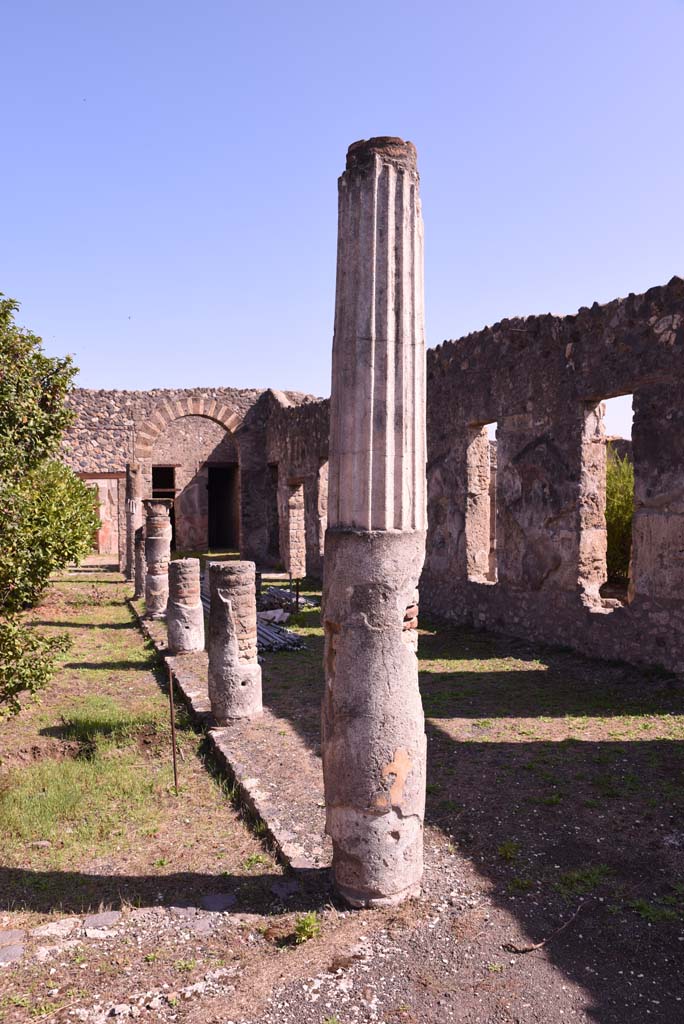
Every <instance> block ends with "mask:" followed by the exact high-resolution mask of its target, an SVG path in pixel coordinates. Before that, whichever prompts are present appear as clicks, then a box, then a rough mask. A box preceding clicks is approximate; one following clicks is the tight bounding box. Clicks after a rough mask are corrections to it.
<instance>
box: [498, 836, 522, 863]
mask: <svg viewBox="0 0 684 1024" xmlns="http://www.w3.org/2000/svg"><path fill="white" fill-rule="evenodd" d="M496 852H497V855H498V856H499V857H501V860H507V861H511V860H515V858H516V857H517V856H518V854H519V853H520V843H516V842H515V840H514V839H505V840H504V842H503V843H501V844H500V845H499V846H498V848H497V851H496Z"/></svg>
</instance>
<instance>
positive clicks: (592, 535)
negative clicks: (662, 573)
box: [580, 395, 634, 608]
mask: <svg viewBox="0 0 684 1024" xmlns="http://www.w3.org/2000/svg"><path fill="white" fill-rule="evenodd" d="M581 493H582V501H581V513H580V522H581V537H580V582H581V585H582V587H583V590H584V593H585V595H586V597H587V598H588V599H589V602H590V603H592V602H594V603H599V604H602V605H603V607H604V608H606V607H618V606H619V605H620V604H625V603H626V602H627V601H628V599H629V575H630V560H631V550H632V518H633V514H634V461H633V458H632V395H619V396H616V397H613V398H610V399H604V400H603V401H600V402H589V403H587V405H586V406H585V416H584V436H583V439H582V489H581Z"/></svg>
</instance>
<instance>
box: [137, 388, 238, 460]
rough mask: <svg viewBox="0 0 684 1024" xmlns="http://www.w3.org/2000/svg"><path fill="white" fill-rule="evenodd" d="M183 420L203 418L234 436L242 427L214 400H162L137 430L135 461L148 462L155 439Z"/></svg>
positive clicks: (234, 416) (235, 418)
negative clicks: (193, 417) (171, 425)
mask: <svg viewBox="0 0 684 1024" xmlns="http://www.w3.org/2000/svg"><path fill="white" fill-rule="evenodd" d="M183 416H204V417H206V418H207V419H209V420H214V422H215V423H220V424H221V426H222V427H224V428H225V429H226V430H229V431H230V432H231V433H235V431H236V430H237V428H238V427H239V426H240V424H241V423H242V416H240V415H239V414H238V413H236V412H234V411H232V410H231V409H229V407H228V406H227V405H223V403H222V402H220V401H218V400H217V399H216V398H178V399H174V400H171V399H165V400H164V401H162V402H160V403H159V404H158V405H157V407H156V408H155V409H154V411H153V412H152V413H151V415H150V416H148V418H147V419H146V420H145V423H144V425H143V426H142V427H140V429H139V430H138V432H137V434H136V438H135V456H136V459H139V460H143V459H151V458H152V453H153V448H154V443H155V441H156V440H157V438H158V437H159V435H160V434H161V433H162V432H163V431H164V430H166V428H167V427H168V426H169V425H170V424H171V423H173V422H174V420H178V419H181V418H182V417H183Z"/></svg>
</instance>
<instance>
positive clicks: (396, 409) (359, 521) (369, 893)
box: [322, 138, 426, 906]
mask: <svg viewBox="0 0 684 1024" xmlns="http://www.w3.org/2000/svg"><path fill="white" fill-rule="evenodd" d="M425 460H426V452H425V335H424V324H423V226H422V218H421V211H420V200H419V197H418V172H417V170H416V151H415V147H414V146H413V145H412V144H411V143H410V142H403V141H402V140H401V139H394V138H378V139H371V140H370V141H368V142H357V143H355V144H354V145H353V146H350V148H349V152H348V154H347V169H346V171H345V173H344V174H343V175H342V177H341V178H340V181H339V235H338V253H337V299H336V309H335V337H334V342H333V371H332V397H331V425H330V463H329V499H328V529H327V532H326V539H325V567H324V588H323V622H324V627H325V656H324V657H325V678H326V687H325V696H324V699H323V730H322V732H323V737H322V752H323V771H324V778H325V799H326V827H327V831H328V833H329V835H330V836H331V838H332V841H333V873H334V878H335V884H336V886H337V889H338V890H339V892H340V893H341V895H342V896H343V897H344V898H345V899H346V900H347V902H349V903H350V904H352V905H353V906H379V905H383V904H389V903H397V902H399V901H400V900H402V899H404V898H406V897H407V896H411V895H415V894H416V893H418V892H419V890H420V882H421V877H422V872H423V816H424V810H425V753H426V741H425V732H424V721H423V710H422V705H421V699H420V693H419V690H418V663H417V659H416V640H417V633H416V627H417V613H418V609H417V607H416V597H417V594H416V586H417V583H418V577H419V574H420V570H421V566H422V564H423V559H424V556H425V529H426V498H425Z"/></svg>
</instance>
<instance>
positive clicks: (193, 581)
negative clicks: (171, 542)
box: [166, 558, 204, 654]
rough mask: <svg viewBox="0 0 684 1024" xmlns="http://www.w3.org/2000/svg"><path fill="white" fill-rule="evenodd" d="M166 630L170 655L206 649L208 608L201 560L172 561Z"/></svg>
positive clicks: (179, 559) (183, 559) (184, 559)
mask: <svg viewBox="0 0 684 1024" xmlns="http://www.w3.org/2000/svg"><path fill="white" fill-rule="evenodd" d="M166 631H167V634H168V640H169V653H170V654H191V653H192V652H193V651H203V650H204V609H203V607H202V598H201V594H200V564H199V558H178V559H176V561H175V562H169V603H168V604H167V606H166Z"/></svg>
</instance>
